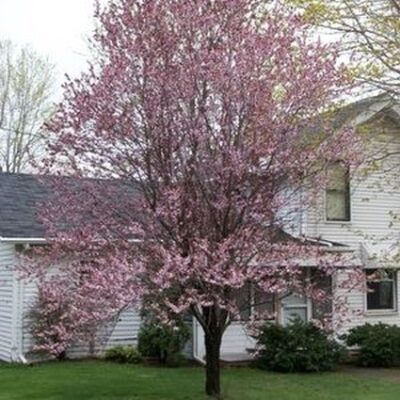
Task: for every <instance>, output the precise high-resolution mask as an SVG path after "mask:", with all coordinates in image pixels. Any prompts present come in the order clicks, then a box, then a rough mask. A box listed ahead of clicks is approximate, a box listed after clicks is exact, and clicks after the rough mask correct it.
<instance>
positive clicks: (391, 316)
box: [336, 270, 400, 334]
mask: <svg viewBox="0 0 400 400" xmlns="http://www.w3.org/2000/svg"><path fill="white" fill-rule="evenodd" d="M348 278H349V275H348V271H346V270H342V271H341V272H340V273H339V274H338V276H337V282H338V284H339V285H340V284H341V283H343V282H345V281H346V280H347V279H348ZM399 278H400V273H399V272H398V273H397V290H396V292H397V307H396V310H394V311H388V312H379V311H378V312H371V311H367V309H366V293H365V291H364V290H361V289H360V290H352V291H351V292H349V291H348V290H347V289H341V290H338V291H337V292H336V295H337V296H339V297H340V302H342V300H343V299H344V298H345V299H346V303H347V304H346V308H347V315H346V318H345V320H344V321H343V322H340V323H339V324H338V332H337V333H338V334H341V333H345V332H346V331H348V330H349V329H351V328H354V327H356V326H359V325H363V324H365V323H367V322H368V323H370V324H376V323H378V322H382V323H385V324H390V325H399V326H400V312H399V311H400V300H399V293H400V281H399Z"/></svg>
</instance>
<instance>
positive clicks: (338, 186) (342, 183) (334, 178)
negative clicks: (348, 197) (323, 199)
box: [327, 163, 348, 192]
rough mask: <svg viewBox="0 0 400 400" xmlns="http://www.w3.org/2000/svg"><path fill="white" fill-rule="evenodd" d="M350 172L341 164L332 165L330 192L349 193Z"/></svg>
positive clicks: (329, 180)
mask: <svg viewBox="0 0 400 400" xmlns="http://www.w3.org/2000/svg"><path fill="white" fill-rule="evenodd" d="M347 183H348V171H347V168H345V167H344V166H343V165H341V164H339V163H335V164H332V165H331V166H330V167H329V169H328V185H327V189H328V190H338V191H342V192H345V191H347Z"/></svg>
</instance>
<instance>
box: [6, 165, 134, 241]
mask: <svg viewBox="0 0 400 400" xmlns="http://www.w3.org/2000/svg"><path fill="white" fill-rule="evenodd" d="M61 179H66V182H68V184H67V185H66V186H67V187H70V188H71V187H74V188H76V189H77V190H82V189H83V186H82V187H81V186H80V183H79V181H78V180H77V178H68V177H61ZM85 181H86V182H87V181H88V180H87V179H85V180H83V181H82V182H85ZM89 182H93V183H95V184H96V186H97V188H98V189H99V190H102V186H103V185H106V186H104V190H105V191H104V193H102V195H104V194H106V193H107V190H111V194H114V193H119V194H120V195H121V196H123V195H124V194H125V195H126V196H128V197H130V198H138V197H140V190H139V187H138V185H137V184H136V183H135V182H129V183H123V182H122V181H119V180H101V179H89ZM54 190H56V189H54V177H51V176H48V177H46V176H35V175H28V174H9V173H0V240H1V239H2V238H3V239H5V238H6V239H33V238H34V239H44V238H45V233H46V230H45V228H44V226H43V225H42V224H41V223H40V222H39V221H40V219H39V217H38V215H39V213H38V211H39V210H40V206H41V204H46V203H48V201H49V200H51V197H52V193H53V194H54Z"/></svg>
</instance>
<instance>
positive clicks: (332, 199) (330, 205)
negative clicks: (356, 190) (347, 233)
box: [326, 163, 350, 221]
mask: <svg viewBox="0 0 400 400" xmlns="http://www.w3.org/2000/svg"><path fill="white" fill-rule="evenodd" d="M326 219H327V220H328V221H350V186H349V174H348V170H347V169H346V168H345V167H343V166H342V165H341V164H339V163H336V164H333V165H331V166H330V167H329V169H328V182H327V188H326Z"/></svg>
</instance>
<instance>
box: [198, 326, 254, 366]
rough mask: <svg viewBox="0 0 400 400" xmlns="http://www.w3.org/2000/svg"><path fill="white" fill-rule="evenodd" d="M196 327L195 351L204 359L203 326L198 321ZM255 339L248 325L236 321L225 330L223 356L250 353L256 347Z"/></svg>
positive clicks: (222, 346) (222, 347)
mask: <svg viewBox="0 0 400 400" xmlns="http://www.w3.org/2000/svg"><path fill="white" fill-rule="evenodd" d="M194 326H195V329H197V332H196V333H195V343H194V347H195V348H194V353H195V355H196V356H197V357H198V358H199V359H202V360H204V357H205V354H206V350H205V343H204V331H203V328H202V327H201V326H200V324H198V323H197V322H195V323H194ZM254 347H255V341H254V339H253V338H252V337H250V335H249V333H248V331H247V329H246V326H245V325H244V324H241V323H238V322H234V323H232V324H231V325H230V326H228V328H227V329H226V331H225V332H224V335H223V337H222V344H221V358H222V359H223V357H224V354H226V355H228V354H248V350H251V349H254Z"/></svg>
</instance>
